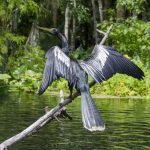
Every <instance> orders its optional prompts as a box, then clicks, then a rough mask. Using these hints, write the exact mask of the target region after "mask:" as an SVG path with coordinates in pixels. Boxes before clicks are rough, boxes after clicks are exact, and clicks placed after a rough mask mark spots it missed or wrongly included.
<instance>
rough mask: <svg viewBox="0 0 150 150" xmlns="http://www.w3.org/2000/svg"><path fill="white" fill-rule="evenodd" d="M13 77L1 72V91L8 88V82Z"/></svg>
mask: <svg viewBox="0 0 150 150" xmlns="http://www.w3.org/2000/svg"><path fill="white" fill-rule="evenodd" d="M10 79H11V76H10V75H8V74H0V93H1V92H5V91H7V90H8V86H7V85H8V83H9V81H10Z"/></svg>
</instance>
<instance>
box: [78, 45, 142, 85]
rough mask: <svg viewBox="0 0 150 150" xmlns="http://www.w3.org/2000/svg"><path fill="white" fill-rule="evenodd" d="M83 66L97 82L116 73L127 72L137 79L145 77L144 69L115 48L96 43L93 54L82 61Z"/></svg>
mask: <svg viewBox="0 0 150 150" xmlns="http://www.w3.org/2000/svg"><path fill="white" fill-rule="evenodd" d="M80 65H81V67H82V68H83V69H84V70H85V71H86V72H87V74H88V75H90V76H92V78H93V79H94V80H95V81H96V82H99V83H101V82H103V81H105V80H107V79H109V78H110V77H111V76H112V75H114V74H116V73H121V74H127V75H129V76H132V77H134V78H137V79H139V80H140V79H143V77H144V73H143V71H142V70H141V69H140V68H139V67H138V66H137V65H135V64H134V63H133V62H131V61H130V60H129V59H127V58H125V57H124V56H122V55H121V54H119V53H118V52H116V51H115V50H114V49H113V48H111V47H107V46H103V45H96V46H95V48H94V50H93V52H92V53H91V55H90V56H89V57H88V58H86V59H85V60H83V61H80Z"/></svg>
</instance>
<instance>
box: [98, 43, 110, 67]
mask: <svg viewBox="0 0 150 150" xmlns="http://www.w3.org/2000/svg"><path fill="white" fill-rule="evenodd" d="M97 46H98V47H99V48H97V50H98V54H97V58H98V59H99V61H100V62H101V63H100V64H101V67H102V68H103V67H104V65H105V63H106V60H107V58H108V55H109V52H108V51H106V49H105V48H104V47H103V46H101V45H97Z"/></svg>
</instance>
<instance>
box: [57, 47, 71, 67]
mask: <svg viewBox="0 0 150 150" xmlns="http://www.w3.org/2000/svg"><path fill="white" fill-rule="evenodd" d="M54 55H55V57H57V58H58V59H59V60H60V61H61V62H63V63H64V64H65V65H66V66H67V67H68V68H69V67H70V58H69V57H68V56H66V55H65V54H64V53H63V52H62V51H61V50H60V49H59V47H55V51H54Z"/></svg>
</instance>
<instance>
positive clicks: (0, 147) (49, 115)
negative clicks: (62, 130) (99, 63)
mask: <svg viewBox="0 0 150 150" xmlns="http://www.w3.org/2000/svg"><path fill="white" fill-rule="evenodd" d="M111 30H112V26H110V27H109V29H108V30H107V32H106V33H105V36H104V37H103V39H102V41H101V42H100V44H103V43H104V42H105V41H106V39H107V38H108V35H109V33H110V32H111ZM94 84H95V81H94V80H93V81H92V82H91V83H89V86H90V88H91V87H92V86H93V85H94ZM79 95H80V93H79V92H76V93H74V94H73V95H72V97H71V98H70V97H68V98H66V99H65V100H64V98H63V94H62V92H61V93H60V99H61V102H60V103H59V104H58V105H57V106H55V107H54V108H53V109H51V110H50V111H48V112H46V114H45V115H43V116H42V117H40V118H39V119H38V120H37V121H35V122H34V123H33V124H31V125H30V126H29V127H27V128H26V129H25V130H23V131H22V132H20V133H18V134H17V135H15V136H13V137H11V138H9V139H7V140H5V141H4V142H2V143H1V144H0V150H6V149H7V148H8V147H10V146H11V145H13V144H15V143H16V142H19V141H20V140H22V139H24V138H25V137H27V136H29V135H31V134H32V133H34V132H37V131H38V130H39V129H40V128H41V127H43V126H44V125H46V124H47V123H48V122H50V121H51V120H52V119H53V118H55V117H57V116H58V114H60V113H61V112H62V111H63V110H64V106H66V105H68V104H69V103H71V102H72V101H73V100H74V99H75V98H76V97H78V96H79ZM69 117H70V116H69ZM69 117H68V118H69ZM69 119H71V117H70V118H69Z"/></svg>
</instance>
